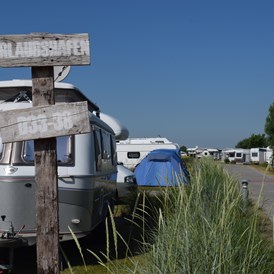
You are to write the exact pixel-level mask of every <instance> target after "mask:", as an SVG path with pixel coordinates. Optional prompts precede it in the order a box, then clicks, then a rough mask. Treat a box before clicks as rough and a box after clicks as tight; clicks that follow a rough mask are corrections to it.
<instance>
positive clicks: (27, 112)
mask: <svg viewBox="0 0 274 274" xmlns="http://www.w3.org/2000/svg"><path fill="white" fill-rule="evenodd" d="M88 113H89V112H88V104H87V102H86V101H85V102H76V103H62V104H57V105H47V106H38V107H32V108H26V109H15V110H8V111H3V112H0V115H1V120H0V132H1V138H2V143H10V142H17V141H24V140H34V139H42V138H43V139H44V138H51V137H57V136H65V135H74V134H81V133H88V132H90V130H91V129H90V123H89V114H88Z"/></svg>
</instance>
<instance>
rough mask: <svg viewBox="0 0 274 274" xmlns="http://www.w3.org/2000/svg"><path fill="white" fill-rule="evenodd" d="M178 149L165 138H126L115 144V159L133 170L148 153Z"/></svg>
mask: <svg viewBox="0 0 274 274" xmlns="http://www.w3.org/2000/svg"><path fill="white" fill-rule="evenodd" d="M162 148H163V149H178V150H179V145H178V144H176V143H172V142H171V141H169V140H168V139H167V138H162V137H159V138H128V139H126V140H121V141H118V142H117V159H118V161H119V162H121V163H122V164H123V165H124V166H125V167H127V168H129V169H131V170H133V169H134V168H135V167H136V165H137V164H138V163H140V162H141V161H142V160H143V159H144V158H145V157H146V156H147V154H148V153H149V152H151V151H152V150H155V149H162Z"/></svg>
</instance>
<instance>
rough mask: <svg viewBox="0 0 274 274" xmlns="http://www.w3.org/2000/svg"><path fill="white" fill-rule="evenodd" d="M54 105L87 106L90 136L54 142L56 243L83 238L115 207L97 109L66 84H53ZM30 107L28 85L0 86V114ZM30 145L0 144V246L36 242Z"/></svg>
mask: <svg viewBox="0 0 274 274" xmlns="http://www.w3.org/2000/svg"><path fill="white" fill-rule="evenodd" d="M54 95H55V103H56V104H59V103H66V102H77V101H87V102H88V109H89V120H90V125H91V132H90V133H86V134H80V135H72V136H62V137H57V163H58V167H57V171H58V201H59V230H60V232H59V235H60V241H66V240H70V239H72V235H71V233H70V231H69V229H68V227H70V228H71V229H72V231H73V232H74V233H75V235H76V237H78V238H80V237H83V236H86V235H87V234H89V233H90V232H91V231H92V230H93V229H94V228H95V227H96V226H98V225H99V224H100V223H101V222H103V221H104V219H105V217H106V216H107V213H108V206H110V207H112V206H113V205H114V202H115V198H116V194H117V188H116V176H117V159H116V158H117V157H116V138H115V133H114V131H113V130H112V128H111V127H110V125H108V124H107V123H105V122H104V121H103V120H102V119H101V118H100V109H99V107H98V106H97V105H95V104H94V103H93V102H91V101H90V100H89V99H88V98H87V97H86V96H85V95H84V94H83V93H82V92H81V91H80V90H79V89H77V88H76V87H75V86H73V85H71V84H66V83H55V87H54ZM30 107H32V82H31V81H30V80H13V81H2V82H0V111H5V110H12V109H26V108H30ZM33 143H34V142H33V140H29V141H23V142H15V143H7V144H0V151H1V153H0V215H1V219H0V247H3V246H4V247H14V246H18V245H26V246H28V245H33V244H35V242H36V216H35V178H34V176H35V166H34V145H33Z"/></svg>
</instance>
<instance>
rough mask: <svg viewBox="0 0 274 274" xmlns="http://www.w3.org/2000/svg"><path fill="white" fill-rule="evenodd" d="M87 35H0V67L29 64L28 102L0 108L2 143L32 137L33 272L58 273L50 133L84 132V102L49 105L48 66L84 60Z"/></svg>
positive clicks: (54, 165) (87, 128)
mask: <svg viewBox="0 0 274 274" xmlns="http://www.w3.org/2000/svg"><path fill="white" fill-rule="evenodd" d="M89 63H90V51H89V37H88V35H87V34H72V35H60V34H57V35H54V34H48V33H37V34H31V35H6V36H0V67H23V66H30V67H32V84H33V87H32V100H33V107H32V108H31V109H26V110H19V111H16V110H13V111H5V112H3V113H1V115H2V117H1V122H0V131H1V138H2V142H3V143H6V142H14V141H22V140H31V139H34V147H35V182H36V190H35V200H36V225H37V273H59V272H60V269H59V265H60V263H59V218H58V214H59V213H58V180H57V162H56V136H64V135H70V134H80V133H85V132H89V131H90V125H89V118H88V107H87V103H86V102H81V103H80V102H79V103H70V104H59V105H55V100H54V78H53V66H68V65H88V64H89Z"/></svg>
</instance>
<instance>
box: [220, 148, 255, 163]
mask: <svg viewBox="0 0 274 274" xmlns="http://www.w3.org/2000/svg"><path fill="white" fill-rule="evenodd" d="M222 153H223V160H225V159H228V160H229V161H230V162H235V163H236V162H238V163H249V162H250V149H243V148H234V149H224V150H223V152H222Z"/></svg>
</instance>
